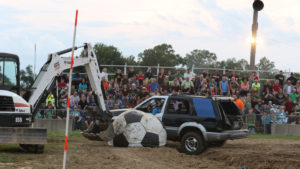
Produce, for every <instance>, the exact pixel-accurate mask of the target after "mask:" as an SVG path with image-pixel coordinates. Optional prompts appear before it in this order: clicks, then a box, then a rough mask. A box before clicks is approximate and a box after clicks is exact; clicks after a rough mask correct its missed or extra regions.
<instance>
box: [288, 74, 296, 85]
mask: <svg viewBox="0 0 300 169" xmlns="http://www.w3.org/2000/svg"><path fill="white" fill-rule="evenodd" d="M287 80H290V81H291V82H292V85H293V86H296V84H297V81H298V80H297V78H295V77H294V73H291V75H290V77H289V78H287Z"/></svg>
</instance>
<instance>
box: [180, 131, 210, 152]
mask: <svg viewBox="0 0 300 169" xmlns="http://www.w3.org/2000/svg"><path fill="white" fill-rule="evenodd" d="M205 148H206V146H205V142H204V140H203V139H202V136H201V134H199V133H197V132H187V133H185V134H184V135H183V137H182V139H181V150H182V151H183V152H184V153H186V154H189V155H197V154H200V153H202V152H203V151H204V150H205Z"/></svg>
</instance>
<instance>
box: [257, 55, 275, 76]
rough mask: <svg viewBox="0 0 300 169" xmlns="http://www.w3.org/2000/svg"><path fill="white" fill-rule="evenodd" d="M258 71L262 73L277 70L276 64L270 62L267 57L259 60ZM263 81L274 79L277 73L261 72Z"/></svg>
mask: <svg viewBox="0 0 300 169" xmlns="http://www.w3.org/2000/svg"><path fill="white" fill-rule="evenodd" d="M256 69H257V70H260V71H270V70H274V69H275V63H274V62H273V61H271V60H269V59H268V58H267V57H265V56H264V57H263V58H261V59H260V60H259V62H258V64H256ZM259 76H260V78H261V79H273V78H274V76H275V73H271V72H261V73H260V74H259Z"/></svg>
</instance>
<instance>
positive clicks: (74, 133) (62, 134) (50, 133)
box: [47, 131, 83, 139]
mask: <svg viewBox="0 0 300 169" xmlns="http://www.w3.org/2000/svg"><path fill="white" fill-rule="evenodd" d="M47 138H48V139H60V138H61V139H65V132H62V131H57V132H54V131H48V132H47ZM68 138H69V139H79V138H83V136H82V135H81V133H80V132H79V131H72V132H69V137H68Z"/></svg>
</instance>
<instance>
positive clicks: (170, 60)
mask: <svg viewBox="0 0 300 169" xmlns="http://www.w3.org/2000/svg"><path fill="white" fill-rule="evenodd" d="M94 51H95V54H96V55H97V59H98V63H99V64H100V65H124V64H125V63H126V64H127V65H140V66H156V65H158V64H159V65H160V66H168V67H174V66H177V65H181V66H187V67H192V66H194V67H199V68H218V69H223V68H225V69H233V70H248V69H249V63H248V61H247V60H245V59H240V60H237V59H235V58H228V59H226V60H218V57H217V55H216V54H215V53H213V52H211V51H208V50H205V49H195V50H193V51H191V52H189V53H187V54H186V55H185V56H180V55H179V54H178V53H176V51H175V50H174V49H173V47H172V45H170V44H165V43H163V44H160V45H156V46H154V47H153V48H149V49H145V50H144V51H142V52H140V53H139V54H138V56H137V57H135V56H133V55H131V56H127V57H126V56H124V55H123V54H122V52H121V51H120V50H119V49H118V48H117V47H115V46H112V45H106V44H103V43H96V44H95V45H94ZM247 57H248V56H247ZM255 66H256V69H257V70H262V71H264V70H274V69H275V63H274V62H273V61H271V60H269V59H268V58H267V57H263V58H261V59H260V60H259V62H258V63H257V64H256V65H255ZM78 69H82V71H84V69H83V68H78ZM108 69H109V71H111V72H114V71H115V69H116V68H108ZM196 73H198V72H196ZM20 74H21V88H22V89H23V90H24V89H25V90H26V89H27V88H28V87H30V86H31V84H32V83H33V82H34V79H33V71H32V65H28V66H27V67H26V68H25V69H23V70H21V72H20ZM266 75H267V74H266ZM267 76H273V75H272V74H270V73H268V75H267Z"/></svg>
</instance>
